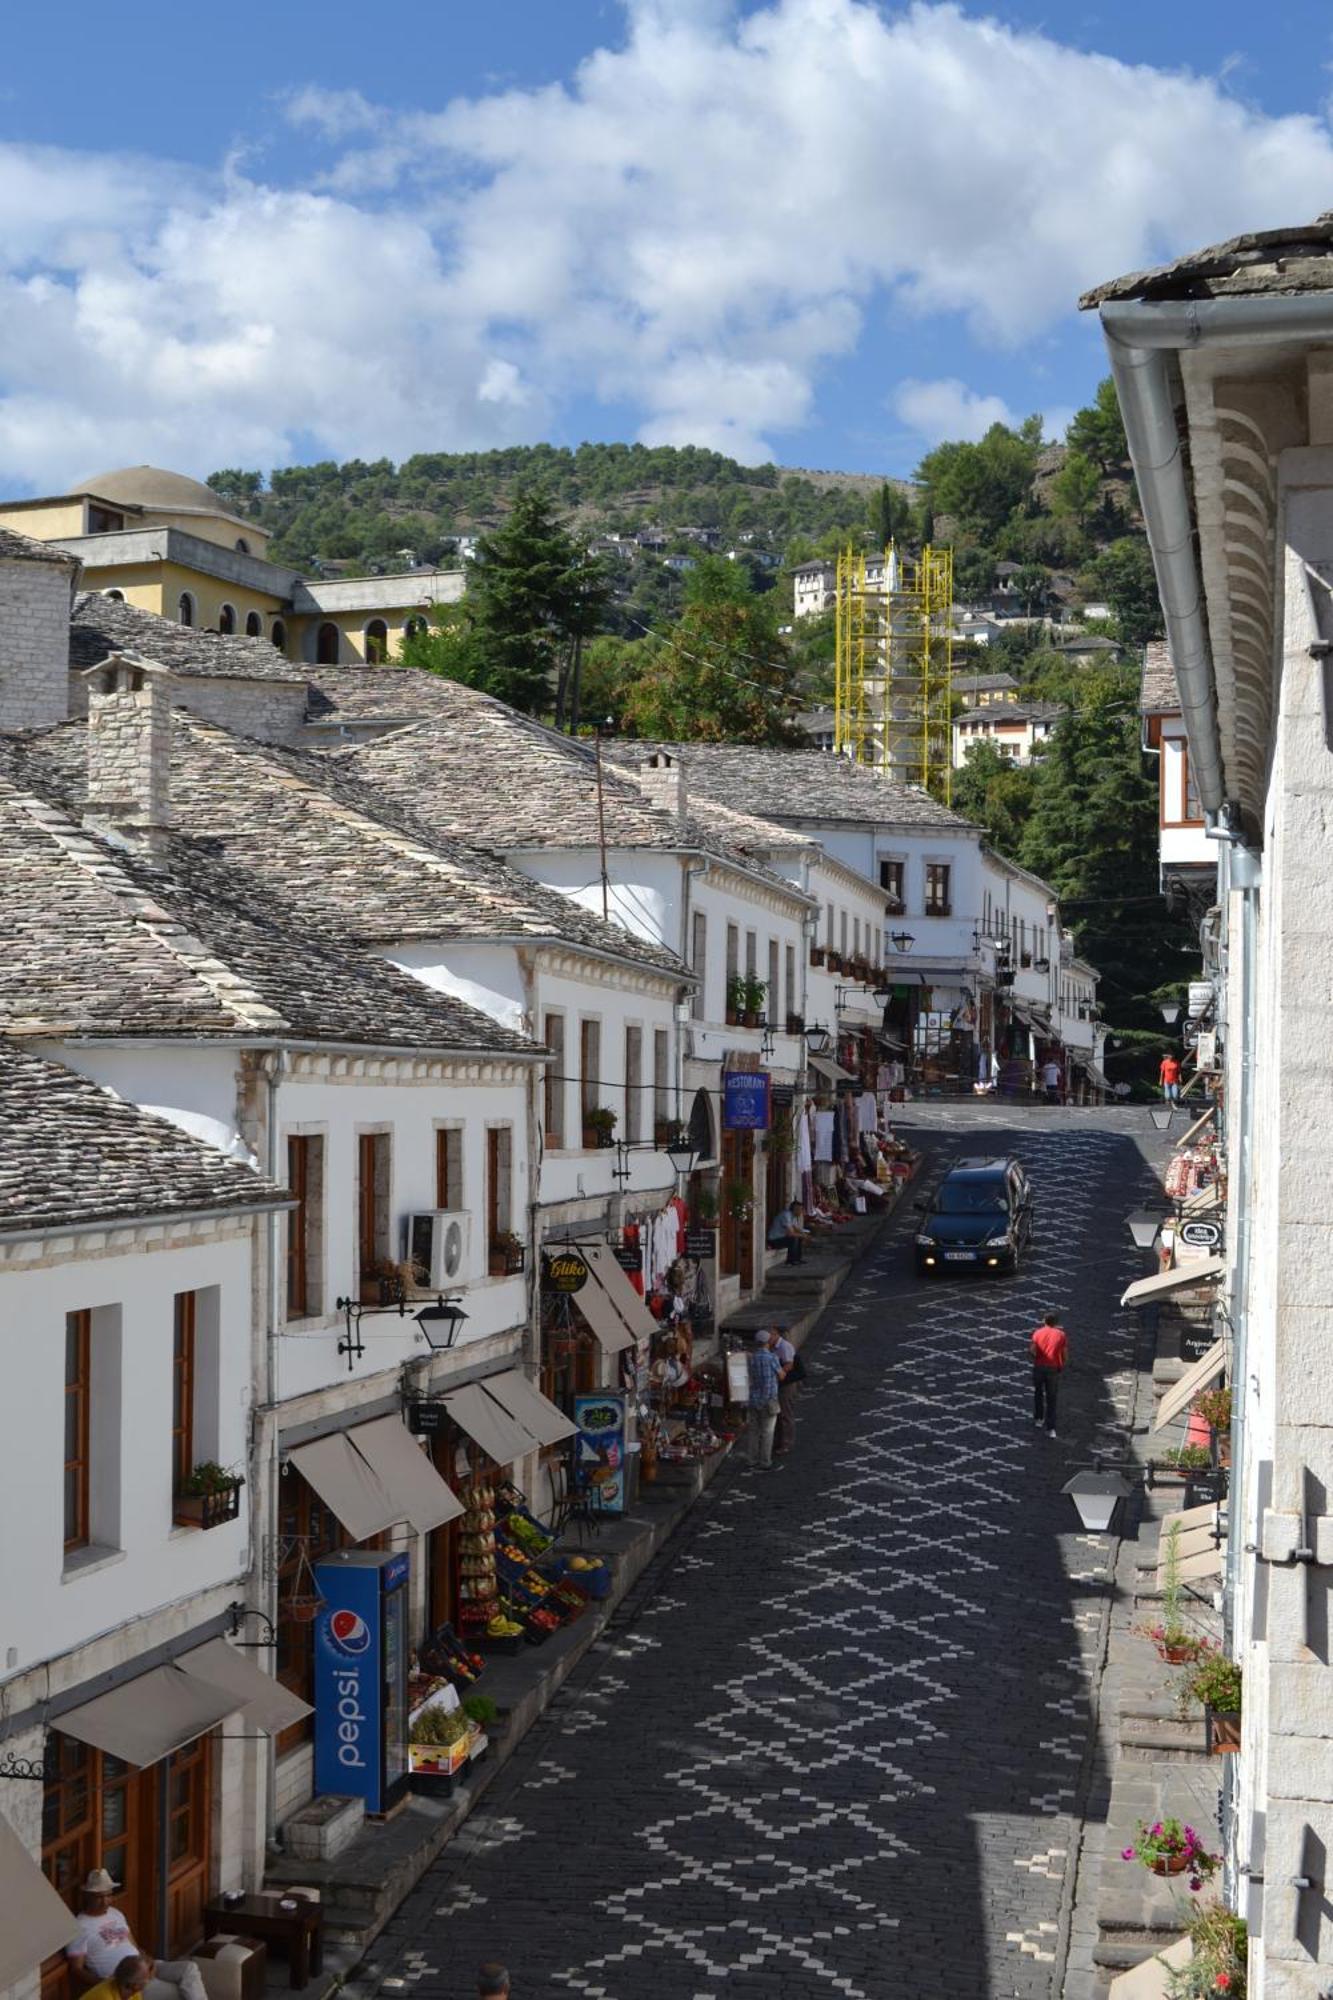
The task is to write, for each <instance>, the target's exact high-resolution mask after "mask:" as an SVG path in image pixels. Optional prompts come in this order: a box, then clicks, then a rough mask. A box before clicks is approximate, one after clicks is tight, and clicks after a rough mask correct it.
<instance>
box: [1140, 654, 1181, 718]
mask: <svg viewBox="0 0 1333 2000" xmlns="http://www.w3.org/2000/svg"><path fill="white" fill-rule="evenodd" d="M1179 710H1180V689H1179V688H1178V687H1177V686H1176V670H1175V667H1174V666H1173V664H1172V661H1171V649H1170V647H1169V646H1168V645H1167V643H1166V640H1165V639H1149V641H1148V643H1147V645H1146V646H1145V647H1144V649H1143V677H1142V679H1141V680H1140V682H1139V713H1140V714H1141V715H1171V714H1175V713H1178V712H1179Z"/></svg>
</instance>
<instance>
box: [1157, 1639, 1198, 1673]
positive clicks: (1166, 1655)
mask: <svg viewBox="0 0 1333 2000" xmlns="http://www.w3.org/2000/svg"><path fill="white" fill-rule="evenodd" d="M1157 1650H1158V1652H1159V1653H1160V1654H1161V1656H1162V1658H1163V1659H1164V1660H1165V1661H1166V1663H1167V1665H1168V1666H1169V1667H1184V1666H1188V1665H1189V1663H1190V1661H1191V1660H1192V1659H1194V1658H1195V1657H1196V1655H1197V1653H1198V1650H1199V1649H1198V1647H1197V1646H1196V1645H1195V1644H1194V1642H1193V1640H1192V1639H1191V1640H1187V1641H1186V1643H1185V1644H1184V1645H1183V1646H1159V1647H1158V1649H1157Z"/></svg>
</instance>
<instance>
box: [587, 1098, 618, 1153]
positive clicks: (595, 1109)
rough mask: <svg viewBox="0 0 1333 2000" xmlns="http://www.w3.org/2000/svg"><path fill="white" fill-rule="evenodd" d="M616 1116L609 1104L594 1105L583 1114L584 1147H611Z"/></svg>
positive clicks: (613, 1141) (613, 1139)
mask: <svg viewBox="0 0 1333 2000" xmlns="http://www.w3.org/2000/svg"><path fill="white" fill-rule="evenodd" d="M615 1130H616V1114H615V1112H614V1111H613V1110H612V1109H611V1107H610V1105H609V1104H594V1105H593V1106H592V1107H591V1108H590V1109H589V1110H587V1111H585V1112H584V1114H583V1143H584V1145H585V1146H613V1145H614V1144H615Z"/></svg>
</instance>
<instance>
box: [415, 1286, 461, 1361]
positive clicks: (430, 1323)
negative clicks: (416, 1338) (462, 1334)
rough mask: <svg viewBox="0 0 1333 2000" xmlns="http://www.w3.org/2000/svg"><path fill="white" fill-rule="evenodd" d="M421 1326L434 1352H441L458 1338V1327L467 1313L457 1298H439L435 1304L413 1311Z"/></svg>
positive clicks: (427, 1342)
mask: <svg viewBox="0 0 1333 2000" xmlns="http://www.w3.org/2000/svg"><path fill="white" fill-rule="evenodd" d="M412 1317H413V1319H415V1321H416V1323H417V1325H418V1326H419V1327H420V1328H421V1337H422V1339H423V1340H424V1341H425V1343H426V1345H427V1347H429V1348H430V1350H431V1352H432V1354H439V1353H441V1352H442V1351H443V1350H444V1349H445V1348H448V1347H452V1346H453V1344H454V1342H455V1341H456V1340H457V1338H458V1329H459V1327H460V1326H461V1325H462V1324H463V1321H464V1320H465V1319H466V1318H467V1314H466V1313H465V1312H464V1311H463V1308H462V1306H460V1305H459V1303H458V1300H457V1299H446V1298H444V1297H443V1296H441V1297H440V1298H437V1299H436V1301H435V1304H434V1305H433V1306H423V1307H422V1308H421V1311H420V1312H419V1313H413V1315H412Z"/></svg>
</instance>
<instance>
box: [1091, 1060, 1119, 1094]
mask: <svg viewBox="0 0 1333 2000" xmlns="http://www.w3.org/2000/svg"><path fill="white" fill-rule="evenodd" d="M1087 1071H1088V1075H1089V1076H1090V1077H1091V1078H1092V1081H1093V1082H1094V1083H1095V1084H1096V1086H1097V1088H1098V1090H1114V1089H1115V1085H1114V1084H1113V1083H1112V1081H1111V1079H1110V1077H1109V1076H1108V1075H1107V1074H1106V1071H1105V1070H1104V1069H1098V1067H1097V1065H1096V1063H1095V1062H1090V1063H1088V1064H1087Z"/></svg>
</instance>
